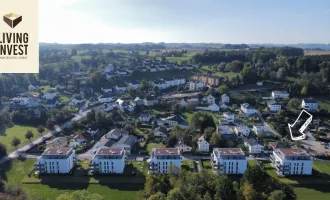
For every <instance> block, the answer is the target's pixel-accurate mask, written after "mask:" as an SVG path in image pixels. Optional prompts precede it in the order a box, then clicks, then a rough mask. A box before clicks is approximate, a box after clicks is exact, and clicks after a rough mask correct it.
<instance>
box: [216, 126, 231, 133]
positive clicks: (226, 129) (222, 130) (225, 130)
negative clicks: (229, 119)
mask: <svg viewBox="0 0 330 200" xmlns="http://www.w3.org/2000/svg"><path fill="white" fill-rule="evenodd" d="M217 130H218V132H219V133H220V134H221V135H230V134H232V131H231V129H230V127H229V126H217Z"/></svg>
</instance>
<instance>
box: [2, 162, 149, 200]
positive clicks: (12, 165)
mask: <svg viewBox="0 0 330 200" xmlns="http://www.w3.org/2000/svg"><path fill="white" fill-rule="evenodd" d="M35 161H36V160H35V159H27V160H13V161H11V162H6V163H4V164H2V165H1V166H0V178H1V179H2V180H3V181H4V182H5V183H20V182H21V181H22V180H23V178H24V177H27V174H28V173H29V172H30V171H31V170H32V169H33V164H34V163H35ZM133 165H134V164H133ZM142 165H143V166H144V164H142ZM65 178H70V179H72V178H71V177H57V176H54V177H50V178H49V179H52V180H56V179H65ZM86 178H87V177H86ZM112 178H115V179H116V182H118V181H117V180H119V179H126V180H127V179H129V180H132V178H131V177H123V178H121V177H101V178H100V179H99V180H100V183H94V184H88V183H87V184H86V183H84V182H81V183H74V184H72V183H69V182H68V183H65V182H63V183H57V182H56V181H51V182H47V183H42V184H41V183H40V180H39V179H38V180H39V183H37V184H24V183H23V188H24V189H25V190H26V192H27V193H29V194H30V195H32V196H40V197H42V198H45V199H47V200H48V199H49V200H54V199H55V198H56V197H57V196H59V195H60V194H62V193H63V192H71V191H74V190H82V189H86V190H88V191H89V192H91V193H98V194H100V195H102V196H104V197H106V199H125V200H130V199H135V196H136V194H137V192H138V190H140V189H143V183H142V184H141V183H140V182H139V183H132V184H131V183H130V182H129V183H130V184H114V183H112V184H108V183H105V182H102V181H101V180H102V179H104V180H105V179H108V180H110V179H112ZM95 179H97V178H95ZM140 179H141V177H139V178H135V179H134V180H140Z"/></svg>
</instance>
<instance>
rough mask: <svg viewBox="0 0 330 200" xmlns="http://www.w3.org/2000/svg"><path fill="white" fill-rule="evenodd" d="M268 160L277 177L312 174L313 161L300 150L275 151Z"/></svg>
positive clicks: (280, 149)
mask: <svg viewBox="0 0 330 200" xmlns="http://www.w3.org/2000/svg"><path fill="white" fill-rule="evenodd" d="M270 158H271V161H272V165H273V167H274V168H275V169H276V172H277V174H278V175H281V176H286V175H311V174H312V169H313V159H312V157H311V156H310V155H309V154H308V153H307V152H306V151H304V150H302V149H288V148H283V149H282V148H279V149H275V150H274V151H273V154H272V155H271V156H270Z"/></svg>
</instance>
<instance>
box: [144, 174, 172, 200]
mask: <svg viewBox="0 0 330 200" xmlns="http://www.w3.org/2000/svg"><path fill="white" fill-rule="evenodd" d="M169 187H170V185H169V180H168V178H167V176H166V175H164V174H161V175H159V174H151V175H149V176H147V179H146V182H145V184H144V191H145V193H146V195H147V196H151V195H153V194H156V193H157V192H161V193H164V194H167V192H168V190H169Z"/></svg>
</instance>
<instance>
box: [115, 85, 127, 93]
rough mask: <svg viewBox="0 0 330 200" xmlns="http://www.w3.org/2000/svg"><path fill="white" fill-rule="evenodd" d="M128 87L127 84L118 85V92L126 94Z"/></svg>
mask: <svg viewBox="0 0 330 200" xmlns="http://www.w3.org/2000/svg"><path fill="white" fill-rule="evenodd" d="M126 90H127V86H126V85H125V84H118V85H116V91H117V92H126Z"/></svg>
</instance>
